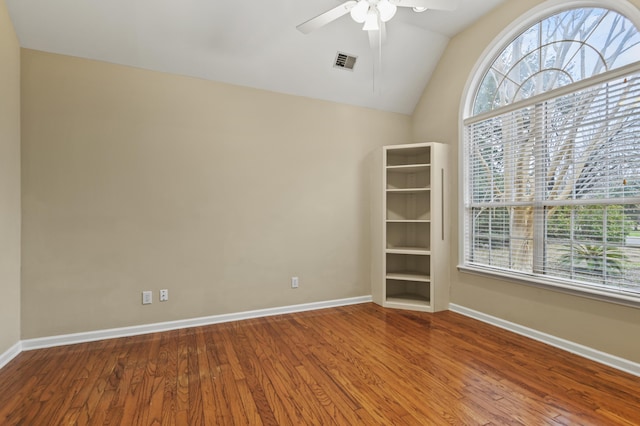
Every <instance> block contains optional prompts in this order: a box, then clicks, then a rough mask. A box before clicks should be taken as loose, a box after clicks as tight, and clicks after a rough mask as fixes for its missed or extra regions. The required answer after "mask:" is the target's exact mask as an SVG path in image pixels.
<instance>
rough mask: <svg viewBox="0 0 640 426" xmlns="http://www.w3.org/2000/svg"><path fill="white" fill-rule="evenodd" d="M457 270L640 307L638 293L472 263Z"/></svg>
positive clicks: (460, 266) (459, 266)
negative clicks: (473, 264)
mask: <svg viewBox="0 0 640 426" xmlns="http://www.w3.org/2000/svg"><path fill="white" fill-rule="evenodd" d="M458 271H460V272H463V273H467V274H473V275H478V276H482V277H487V278H494V279H499V280H501V281H507V282H509V283H516V284H522V285H527V286H531V287H536V288H543V289H545V290H550V291H556V292H560V293H565V294H570V295H572V296H579V297H585V298H588V299H593V300H598V301H602V302H608V303H615V304H618V305H624V306H629V307H633V308H640V295H638V296H633V295H630V294H626V293H622V292H620V293H617V292H608V291H604V290H600V289H598V288H594V287H589V286H586V285H584V286H583V285H580V284H570V283H569V282H563V281H561V280H551V279H544V278H542V277H537V276H535V277H534V276H530V275H526V274H515V273H512V272H507V271H505V272H501V271H496V270H490V269H487V268H482V267H479V266H472V265H458Z"/></svg>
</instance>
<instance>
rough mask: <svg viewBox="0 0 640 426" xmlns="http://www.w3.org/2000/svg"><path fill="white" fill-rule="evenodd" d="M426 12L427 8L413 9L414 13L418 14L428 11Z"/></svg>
mask: <svg viewBox="0 0 640 426" xmlns="http://www.w3.org/2000/svg"><path fill="white" fill-rule="evenodd" d="M426 10H427V8H426V7H417V6H416V7H414V8H413V11H414V12H418V13H421V12H424V11H426Z"/></svg>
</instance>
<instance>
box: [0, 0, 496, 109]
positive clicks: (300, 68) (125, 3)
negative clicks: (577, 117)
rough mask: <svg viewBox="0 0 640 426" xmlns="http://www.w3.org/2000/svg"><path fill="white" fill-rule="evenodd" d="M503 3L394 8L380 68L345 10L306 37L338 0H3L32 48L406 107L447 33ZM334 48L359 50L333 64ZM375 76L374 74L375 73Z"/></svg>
mask: <svg viewBox="0 0 640 426" xmlns="http://www.w3.org/2000/svg"><path fill="white" fill-rule="evenodd" d="M503 1H505V0H460V7H459V8H458V9H457V10H456V11H454V12H441V11H427V12H424V13H415V12H413V11H412V10H411V9H409V8H398V13H397V14H396V16H395V17H394V18H393V19H392V20H391V21H390V22H388V23H387V41H386V43H385V44H383V47H382V55H381V56H382V61H381V63H382V70H381V72H380V71H378V70H376V71H375V72H374V63H375V62H376V61H377V57H378V53H377V52H375V53H374V52H372V51H371V48H370V47H369V41H368V37H367V33H366V32H364V31H362V30H361V24H357V23H355V22H354V21H353V20H351V18H350V17H349V15H346V16H343V17H342V18H339V19H338V20H337V21H334V22H332V23H330V24H329V25H327V26H325V27H323V28H321V29H319V30H317V31H315V32H313V33H311V34H308V35H304V34H302V33H300V32H299V31H297V30H296V25H298V24H300V23H302V22H304V21H306V20H308V19H310V18H312V17H314V16H316V15H319V14H320V13H322V12H324V11H326V10H328V9H331V8H333V7H335V6H336V5H338V4H340V1H336V0H245V1H239V0H227V1H222V0H56V1H51V0H6V3H7V6H8V8H9V13H10V15H11V18H12V21H13V24H14V26H15V28H16V32H17V34H18V38H19V40H20V45H21V46H22V47H25V48H29V49H36V50H42V51H47V52H54V53H61V54H65V55H72V56H78V57H82V58H89V59H97V60H101V61H107V62H112V63H116V64H124V65H130V66H135V67H140V68H146V69H152V70H157V71H164V72H169V73H175V74H181V75H187V76H193V77H199V78H203V79H208V80H214V81H221V82H226V83H231V84H237V85H242V86H249V87H255V88H260V89H266V90H270V91H275V92H281V93H288V94H293V95H299V96H305V97H310V98H316V99H324V100H329V101H335V102H340V103H346V104H352V105H358V106H364V107H370V108H375V109H380V110H385V111H392V112H399V113H404V114H411V113H412V112H413V110H414V108H415V105H416V103H417V102H418V100H419V98H420V96H421V95H422V92H423V90H424V87H425V85H426V83H427V81H428V80H429V77H430V75H431V73H432V71H433V69H434V67H435V65H436V63H437V62H438V59H439V58H440V55H441V54H442V52H443V51H444V48H445V47H446V44H447V42H448V40H449V38H450V37H452V36H453V35H455V34H456V33H457V32H459V31H460V30H462V29H463V28H465V27H466V26H468V25H469V24H470V23H472V22H473V21H474V20H476V19H477V18H479V17H480V16H482V15H483V14H485V13H486V12H488V11H489V10H491V9H492V8H494V7H495V6H497V5H498V4H499V3H502V2H503ZM337 51H341V52H345V53H348V54H351V55H354V56H357V57H358V60H357V63H356V66H355V68H354V70H353V71H345V70H342V69H336V68H334V67H333V63H334V60H335V56H336V53H337ZM374 76H375V78H374Z"/></svg>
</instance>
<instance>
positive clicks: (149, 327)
mask: <svg viewBox="0 0 640 426" xmlns="http://www.w3.org/2000/svg"><path fill="white" fill-rule="evenodd" d="M371 301H373V299H372V297H371V296H360V297H351V298H347V299H337V300H327V301H324V302H312V303H303V304H300V305H290V306H281V307H277V308H267V309H258V310H255V311H245V312H237V313H232V314H222V315H211V316H207V317H200V318H190V319H184V320H177V321H167V322H159V323H155V324H144V325H135V326H131V327H121V328H112V329H107V330H96V331H88V332H82V333H73V334H63V335H59V336H50V337H40V338H35V339H27V340H23V341H22V342H21V343H22V350H24V351H28V350H32V349H41V348H50V347H54V346H63V345H72V344H76V343H85V342H94V341H96V340H104V339H114V338H118V337H127V336H137V335H140V334H148V333H157V332H162V331H169V330H177V329H182V328H189V327H200V326H203V325H211V324H219V323H224V322H230V321H241V320H245V319H250V318H261V317H268V316H273V315H281V314H290V313H296V312H304V311H313V310H317V309H325V308H335V307H339V306H347V305H356V304H360V303H368V302H371ZM0 359H1V358H0Z"/></svg>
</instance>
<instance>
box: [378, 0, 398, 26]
mask: <svg viewBox="0 0 640 426" xmlns="http://www.w3.org/2000/svg"><path fill="white" fill-rule="evenodd" d="M376 8H377V9H378V12H380V20H381V21H382V22H387V21H389V20H390V19H391V18H393V16H394V15H395V14H396V11H397V10H398V7H397V6H396V5H395V4H391V3H390V2H389V0H380V1H379V2H378V4H377V5H376Z"/></svg>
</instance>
